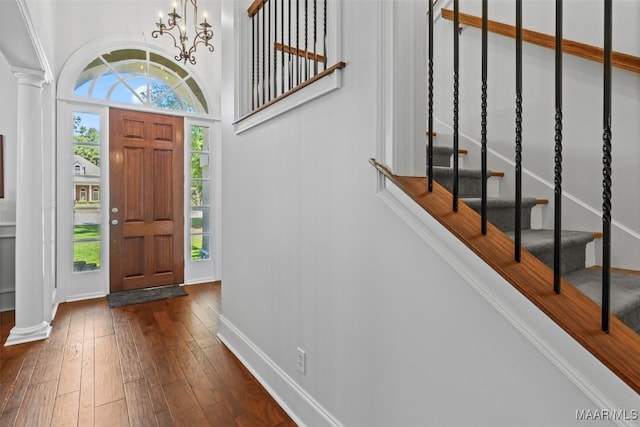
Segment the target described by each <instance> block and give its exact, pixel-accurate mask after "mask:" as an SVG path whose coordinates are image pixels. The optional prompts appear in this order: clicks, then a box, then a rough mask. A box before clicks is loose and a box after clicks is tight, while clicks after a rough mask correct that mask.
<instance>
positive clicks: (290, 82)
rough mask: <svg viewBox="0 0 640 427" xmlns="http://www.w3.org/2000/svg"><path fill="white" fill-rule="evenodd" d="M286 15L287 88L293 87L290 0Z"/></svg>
mask: <svg viewBox="0 0 640 427" xmlns="http://www.w3.org/2000/svg"><path fill="white" fill-rule="evenodd" d="M287 17H288V20H289V26H288V28H287V32H288V33H289V34H288V36H287V42H288V44H289V58H288V61H289V89H291V88H292V87H293V62H292V60H291V49H293V43H291V0H289V9H288V10H287Z"/></svg>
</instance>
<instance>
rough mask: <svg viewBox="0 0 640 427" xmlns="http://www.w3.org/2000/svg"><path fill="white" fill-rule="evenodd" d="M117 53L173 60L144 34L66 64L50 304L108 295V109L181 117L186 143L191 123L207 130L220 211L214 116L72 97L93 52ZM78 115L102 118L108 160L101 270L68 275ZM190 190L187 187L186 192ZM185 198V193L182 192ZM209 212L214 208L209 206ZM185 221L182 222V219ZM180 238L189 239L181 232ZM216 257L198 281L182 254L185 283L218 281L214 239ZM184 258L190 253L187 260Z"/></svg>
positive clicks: (93, 45)
mask: <svg viewBox="0 0 640 427" xmlns="http://www.w3.org/2000/svg"><path fill="white" fill-rule="evenodd" d="M117 49H140V50H146V51H150V52H154V53H157V54H158V55H162V56H164V57H166V58H172V57H173V55H172V54H171V53H168V52H166V51H163V50H162V49H159V48H156V47H153V46H151V45H149V44H147V43H146V42H145V39H144V37H143V36H135V35H127V36H122V35H119V36H109V37H105V38H101V39H99V40H95V41H93V42H90V43H88V44H86V45H84V46H83V47H81V48H80V49H79V50H78V51H77V52H76V53H75V54H74V55H72V56H71V58H70V59H69V60H68V61H67V63H65V65H64V67H63V69H62V71H61V73H60V78H59V80H58V90H57V104H58V108H57V119H56V120H57V140H58V141H59V146H58V149H57V154H56V156H57V159H56V165H57V180H56V181H57V182H56V186H57V202H56V217H57V219H56V221H57V222H56V228H57V232H56V235H57V242H56V251H57V261H56V264H57V279H56V281H57V284H58V288H57V293H56V296H55V302H56V303H59V302H64V301H75V300H83V299H89V298H96V297H101V296H104V295H107V294H108V293H109V266H110V260H109V228H110V226H109V216H110V215H109V212H110V206H111V205H110V194H109V164H108V163H109V162H108V158H109V107H110V106H115V107H118V108H125V109H127V110H131V111H143V112H149V113H154V114H165V115H172V116H178V117H184V120H185V135H184V138H185V139H184V140H185V141H186V140H187V138H188V135H187V134H186V129H188V128H187V126H189V125H190V124H191V123H195V124H200V125H203V126H208V127H210V128H211V129H212V131H213V132H212V135H211V138H212V142H211V144H212V146H211V147H212V148H211V150H212V152H214V151H215V152H216V154H217V158H216V160H215V161H216V164H215V168H216V169H215V170H213V171H212V173H213V175H212V178H211V180H212V182H213V183H215V185H216V186H217V187H216V189H215V190H214V189H212V193H213V194H212V195H211V197H212V203H215V207H214V208H215V209H216V210H219V209H220V191H219V185H220V176H221V168H220V167H221V165H220V153H221V150H220V147H219V146H218V145H216V144H220V138H221V130H220V125H219V123H218V122H219V118H212V117H211V113H209V114H203V113H196V112H187V111H182V110H181V111H173V110H162V109H158V108H152V107H147V106H144V105H133V104H117V103H105V102H104V101H101V100H94V99H88V98H81V97H75V96H74V95H73V92H74V86H75V82H76V79H77V76H78V75H79V74H80V73H81V72H82V70H83V69H84V68H85V67H86V65H87V63H89V62H90V61H92V60H93V59H94V58H95V57H96V54H97V53H96V52H98V53H102V52H106V51H108V50H117ZM185 68H187V71H188V72H189V73H190V74H191V76H192V77H193V78H194V79H195V81H196V83H198V85H199V86H200V88H201V90H202V91H203V94H204V96H205V99H207V101H208V103H209V111H210V112H211V111H212V104H211V100H213V99H214V97H213V96H212V95H211V94H210V93H208V91H207V87H206V86H204V85H203V84H202V82H204V81H205V80H204V79H203V78H202V76H201V75H200V73H199V72H198V70H197V69H195V68H192V67H189V66H187V67H185ZM76 111H81V112H87V113H95V114H99V115H100V116H101V124H100V128H101V129H100V136H101V144H100V149H101V155H102V157H103V158H104V159H107V161H105V163H103V164H102V166H101V179H100V185H101V186H102V191H100V193H101V194H100V201H101V208H102V211H101V221H100V227H101V242H100V244H101V248H102V251H101V269H100V270H94V271H86V272H75V273H74V271H73V262H72V260H73V238H72V233H71V230H72V229H73V204H72V201H73V200H74V199H75V194H74V191H73V190H72V189H73V186H72V185H71V184H70V183H72V182H73V181H72V180H73V174H74V168H73V155H72V153H73V150H72V141H73V129H72V126H71V125H70V124H71V123H72V117H73V112H76ZM190 157H191V156H190V149H187V147H186V146H185V155H184V158H185V161H188V160H189V159H190ZM186 178H187V176H186V175H185V185H187V183H188V179H186ZM188 191H190V188H189V190H188ZM185 194H187V193H185ZM212 210H213V208H212ZM189 212H190V206H189V205H186V206H185V207H184V214H183V215H185V218H186V215H187V214H188V213H189ZM212 220H215V221H214V222H213V230H212V236H214V233H215V236H216V237H217V236H220V228H221V225H220V213H219V211H218V212H216V213H215V215H214V216H213V218H212ZM185 222H186V221H185ZM185 236H188V234H186V235H185ZM212 239H214V240H213V244H215V245H216V246H214V248H215V249H214V250H215V255H214V256H212V257H211V262H210V263H208V266H207V267H202V268H203V269H204V270H207V269H208V274H206V275H205V274H201V275H199V276H198V277H195V278H194V277H190V276H188V274H189V273H188V271H191V270H188V268H187V265H188V264H189V261H190V259H191V257H190V251H189V252H188V253H186V252H185V254H184V257H185V283H199V282H202V281H212V280H218V279H219V278H220V271H219V269H220V267H219V266H220V247H219V244H220V242H219V239H217V238H215V237H212ZM187 255H189V256H188V257H187ZM214 257H215V258H214ZM201 264H202V265H204V264H206V263H205V262H202V263H201Z"/></svg>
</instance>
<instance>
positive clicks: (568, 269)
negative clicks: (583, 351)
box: [433, 136, 640, 334]
mask: <svg viewBox="0 0 640 427" xmlns="http://www.w3.org/2000/svg"><path fill="white" fill-rule="evenodd" d="M445 138H446V136H445ZM433 153H434V154H433V162H434V164H433V178H434V179H435V180H436V181H437V182H438V183H439V184H440V185H442V186H443V187H445V188H447V189H448V190H449V191H452V188H453V167H452V164H453V162H452V159H453V154H454V153H453V149H452V148H451V147H450V146H444V145H434V147H433ZM465 155H466V152H465V151H462V150H461V152H459V153H458V156H462V157H464V156H465ZM459 164H460V165H463V164H464V162H463V161H460V162H459ZM487 176H488V177H489V178H488V179H489V180H496V179H498V180H499V179H501V177H502V176H503V174H501V173H499V172H493V171H490V172H488V174H487ZM458 194H459V197H460V200H461V201H462V202H464V203H466V204H467V205H468V206H469V207H471V208H472V209H474V210H475V211H477V212H480V209H481V203H482V202H481V194H482V178H481V171H480V170H474V169H469V168H462V167H461V168H460V169H459V171H458ZM547 203H548V202H547V201H546V200H540V199H536V198H531V197H527V198H525V197H523V198H522V204H521V209H522V223H521V224H522V235H521V237H522V246H523V248H525V249H526V250H528V251H529V252H530V253H531V254H533V255H534V256H536V257H537V258H539V259H540V260H541V261H542V262H544V263H545V264H546V265H548V266H549V267H550V268H552V269H553V252H554V248H553V247H554V245H553V243H554V236H553V235H554V233H553V230H545V229H537V228H534V227H532V223H533V222H532V215H533V209H534V208H536V207H537V208H539V209H540V208H542V207H543V206H544V205H546V204H547ZM515 204H516V203H515V200H514V199H510V198H504V197H500V196H499V191H494V194H490V195H489V197H488V199H487V219H488V221H489V222H491V223H492V224H493V225H495V226H496V227H497V228H498V229H500V230H501V231H503V232H504V233H505V234H506V235H508V236H509V237H511V238H513V236H514V234H515V233H514V230H515ZM600 237H601V235H600V233H594V232H587V231H572V230H562V239H561V254H562V255H561V256H562V263H561V266H562V267H561V271H560V273H561V274H562V276H563V277H564V278H565V279H566V280H568V281H569V282H571V283H572V284H573V285H574V286H575V287H576V288H578V289H580V290H581V291H582V292H583V293H584V294H585V295H587V296H588V297H589V298H591V299H592V300H593V301H595V302H596V303H598V304H600V302H601V297H602V295H601V292H602V291H601V289H602V273H601V270H600V269H599V268H597V267H588V266H587V257H586V254H587V245H588V244H589V243H591V242H594V240H595V239H597V238H600ZM611 312H612V314H614V315H616V316H617V317H618V318H619V319H620V320H621V321H623V322H624V323H625V324H626V325H627V326H629V327H630V328H631V329H633V330H634V331H635V332H636V333H638V334H640V272H634V271H613V272H612V273H611Z"/></svg>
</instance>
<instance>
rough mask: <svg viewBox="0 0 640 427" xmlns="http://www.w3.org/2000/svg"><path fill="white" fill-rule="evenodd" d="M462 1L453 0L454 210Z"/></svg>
mask: <svg viewBox="0 0 640 427" xmlns="http://www.w3.org/2000/svg"><path fill="white" fill-rule="evenodd" d="M459 87H460V1H459V0H453V211H454V212H458V193H459V188H458V186H459V182H458V132H459V129H458V126H459V114H458V113H459V102H460V91H459Z"/></svg>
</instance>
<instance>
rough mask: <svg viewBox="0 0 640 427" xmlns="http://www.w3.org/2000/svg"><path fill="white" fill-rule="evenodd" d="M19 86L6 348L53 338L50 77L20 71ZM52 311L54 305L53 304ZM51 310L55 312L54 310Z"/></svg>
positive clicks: (17, 73) (36, 72)
mask: <svg viewBox="0 0 640 427" xmlns="http://www.w3.org/2000/svg"><path fill="white" fill-rule="evenodd" d="M13 71H14V75H15V76H16V78H17V79H18V80H17V84H18V104H17V112H18V128H17V148H18V156H17V164H16V170H17V180H16V273H15V280H16V285H15V286H16V290H15V295H16V302H15V306H16V324H15V326H14V327H13V329H11V333H10V334H9V338H8V339H7V342H6V343H5V345H13V344H20V343H24V342H29V341H37V340H40V339H44V338H48V337H49V335H50V334H51V325H50V324H49V322H48V320H47V319H48V318H50V316H47V315H45V313H47V310H46V308H45V300H47V298H48V297H45V288H44V238H45V236H44V194H43V132H42V85H43V82H44V73H43V72H42V71H36V70H23V69H17V68H16V69H14V70H13ZM48 305H49V306H50V304H48ZM49 311H50V308H49Z"/></svg>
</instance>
